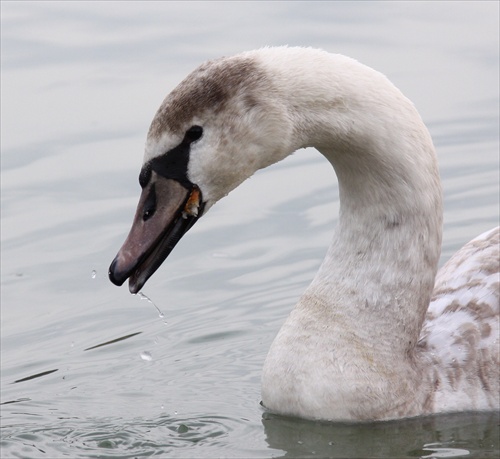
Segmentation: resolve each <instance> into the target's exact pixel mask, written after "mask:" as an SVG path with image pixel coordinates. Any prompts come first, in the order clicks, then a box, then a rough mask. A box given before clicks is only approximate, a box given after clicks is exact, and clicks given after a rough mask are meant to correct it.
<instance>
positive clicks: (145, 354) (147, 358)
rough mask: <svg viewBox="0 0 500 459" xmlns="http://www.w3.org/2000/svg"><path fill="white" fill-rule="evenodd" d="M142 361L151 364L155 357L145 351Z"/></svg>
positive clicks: (142, 354) (142, 353)
mask: <svg viewBox="0 0 500 459" xmlns="http://www.w3.org/2000/svg"><path fill="white" fill-rule="evenodd" d="M141 359H142V360H146V361H148V362H150V361H151V360H153V356H152V355H151V352H148V351H144V352H141Z"/></svg>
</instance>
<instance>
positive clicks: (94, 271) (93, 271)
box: [90, 269, 97, 279]
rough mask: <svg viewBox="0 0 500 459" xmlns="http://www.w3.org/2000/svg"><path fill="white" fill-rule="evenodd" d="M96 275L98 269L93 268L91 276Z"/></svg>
mask: <svg viewBox="0 0 500 459" xmlns="http://www.w3.org/2000/svg"><path fill="white" fill-rule="evenodd" d="M95 276H97V271H96V270H95V269H93V270H92V273H91V274H90V277H92V279H95Z"/></svg>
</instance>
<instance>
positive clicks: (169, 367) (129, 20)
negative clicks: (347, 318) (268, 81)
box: [1, 2, 500, 458]
mask: <svg viewBox="0 0 500 459" xmlns="http://www.w3.org/2000/svg"><path fill="white" fill-rule="evenodd" d="M1 9H2V11H1V15H2V24H1V26H2V27H1V31H2V32H1V33H2V37H1V38H2V40H1V54H2V89H1V91H2V93H1V96H2V97H1V101H2V102H1V104H2V107H1V108H2V132H1V139H2V142H1V148H2V151H1V166H2V172H1V174H2V175H1V187H2V189H1V191H2V193H1V212H2V214H1V230H2V231H1V242H2V247H1V249H2V271H1V300H2V301H1V307H2V330H1V332H2V333H1V364H2V375H1V390H2V396H1V402H2V406H1V408H2V418H1V427H2V443H1V448H2V450H1V456H2V457H6V458H10V457H23V458H26V457H50V458H52V457H71V458H78V457H81V458H88V457H146V456H155V455H156V456H162V457H186V458H187V457H189V458H191V457H215V456H217V457H221V456H222V457H271V456H274V457H281V456H283V457H321V456H328V457H386V458H387V457H453V456H456V457H461V456H464V457H465V456H467V457H497V456H498V454H499V452H500V447H499V441H498V437H499V431H498V424H499V419H498V415H496V414H460V415H450V416H438V417H432V418H426V419H418V420H410V421H400V422H393V423H379V424H371V425H362V426H359V425H331V424H324V423H314V422H307V421H302V420H295V419H285V418H282V417H278V416H274V415H270V414H267V413H265V412H264V411H263V409H262V408H261V407H260V405H259V401H260V372H261V368H262V364H263V362H264V358H265V355H266V352H267V350H268V348H269V346H270V344H271V341H272V339H273V338H274V336H275V334H276V332H277V331H278V329H279V327H280V325H281V324H282V323H283V321H284V319H285V317H286V316H287V314H288V312H289V311H290V309H291V308H292V306H293V304H294V303H295V301H296V300H297V298H298V296H299V295H300V293H301V292H302V291H303V290H304V289H305V287H306V286H307V284H308V282H310V280H311V279H312V277H313V275H314V273H315V271H316V269H317V268H318V266H319V264H320V262H321V260H322V257H323V255H324V253H325V250H326V247H327V245H328V242H329V239H330V237H331V233H332V228H333V227H334V225H335V223H336V220H337V211H338V190H337V188H336V180H335V177H334V174H333V171H332V169H331V167H330V166H329V165H328V163H327V162H326V160H325V159H324V158H322V157H321V155H319V154H318V153H317V152H315V151H314V150H312V149H308V150H305V151H301V152H298V153H297V154H295V155H294V156H292V157H290V158H288V159H287V160H286V161H284V162H282V163H280V164H277V165H275V166H273V167H271V168H269V169H267V170H265V171H261V172H259V173H258V174H256V176H255V177H253V178H252V179H251V180H249V181H248V182H246V183H245V184H243V185H242V186H241V187H240V188H238V189H237V190H235V191H234V192H233V193H232V194H231V195H230V196H229V197H228V198H226V199H225V200H223V201H222V202H220V203H219V204H218V205H217V206H215V207H214V208H213V209H211V210H210V212H209V213H208V214H207V215H206V216H204V217H203V220H202V221H200V223H198V224H197V225H196V226H195V227H194V228H193V229H192V230H191V231H190V233H189V235H188V236H186V237H185V238H184V239H183V241H182V242H181V243H180V244H179V245H178V246H177V247H176V249H175V251H174V252H173V253H172V254H171V256H170V257H169V259H168V261H167V262H166V263H164V265H163V266H162V268H161V269H160V270H159V271H158V272H157V273H156V274H155V276H154V277H153V278H152V279H151V280H150V281H149V282H148V284H147V286H146V287H145V289H144V290H143V293H144V294H145V295H147V296H148V297H149V298H151V300H152V301H153V302H154V304H155V305H156V307H157V308H155V307H154V306H153V304H151V303H150V302H149V301H147V300H146V299H142V298H141V297H140V296H131V295H130V294H129V293H128V292H127V288H126V287H123V288H121V289H118V288H116V287H115V286H113V285H112V284H111V283H110V282H109V281H108V280H107V268H108V266H109V263H110V262H111V260H112V259H113V257H114V255H115V254H116V252H117V250H118V248H119V247H120V246H121V244H122V242H123V240H124V238H125V236H126V234H127V232H128V229H129V225H130V223H131V220H132V216H133V212H134V210H135V205H136V202H137V199H138V196H139V186H138V183H137V177H138V174H139V170H140V165H141V162H142V150H143V145H144V140H145V135H146V132H147V129H148V126H149V123H150V121H151V118H152V116H153V114H154V112H155V111H156V109H157V107H158V105H159V104H160V102H161V100H162V99H163V97H164V96H165V95H166V94H167V92H168V91H170V90H171V89H172V88H173V87H174V86H175V85H176V84H177V83H178V82H179V81H180V80H181V79H182V78H183V77H184V76H185V75H186V74H187V73H188V72H189V71H191V70H192V69H193V68H194V67H195V66H196V65H198V64H199V63H201V62H202V61H204V60H207V59H209V58H213V57H217V56H220V55H229V54H233V53H236V52H239V51H243V50H245V49H253V48H257V47H260V46H265V45H282V44H289V45H303V46H315V47H321V48H324V49H326V50H328V51H331V52H340V53H343V54H347V55H350V56H352V57H355V58H357V59H359V60H360V61H362V62H364V63H366V64H368V65H371V66H373V67H375V68H377V69H378V70H380V71H382V72H384V73H385V74H387V75H388V76H389V77H390V78H391V79H392V80H393V81H394V82H395V83H396V84H397V85H398V86H399V87H400V88H401V89H402V90H403V92H404V93H405V94H407V95H408V96H409V97H410V98H411V99H412V100H413V101H414V102H415V104H416V105H417V107H418V109H419V111H420V112H421V114H422V116H423V118H424V120H425V122H426V123H427V125H428V126H429V129H430V131H431V134H432V136H433V138H434V141H435V144H436V147H437V150H438V156H439V162H440V167H441V173H442V177H443V187H444V193H445V206H446V210H445V232H444V245H443V255H442V262H444V261H445V260H446V259H447V258H449V256H450V255H451V254H452V253H453V252H454V251H456V250H457V249H458V248H459V247H460V246H461V245H462V244H463V243H465V242H466V241H468V240H470V239H471V238H472V237H474V236H476V235H477V234H479V233H481V232H483V231H485V230H487V229H489V228H491V227H493V226H494V225H496V224H498V216H499V211H498V209H499V202H498V194H499V193H498V191H499V177H498V170H499V169H498V168H499V163H498V144H499V142H498V137H499V132H498V126H499V113H498V112H499V110H498V107H499V91H498V80H499V70H498V49H499V43H498V30H499V27H498V17H499V14H498V13H499V6H498V3H497V2H432V3H431V2H413V3H410V2H384V3H378V2H366V3H365V2H331V3H330V2H318V3H316V2H290V3H279V2H265V3H264V2H261V3H254V2H248V3H246V2H235V3H214V2H166V3H161V2H137V3H135V2H87V3H85V2H78V3H77V2H2V4H1ZM160 312H161V314H160ZM160 316H162V317H160Z"/></svg>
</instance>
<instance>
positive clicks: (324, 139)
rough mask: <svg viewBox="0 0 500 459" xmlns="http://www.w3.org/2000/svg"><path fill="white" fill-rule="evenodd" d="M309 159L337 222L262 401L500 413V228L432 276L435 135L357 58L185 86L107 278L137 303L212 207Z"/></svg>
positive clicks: (158, 134) (327, 407)
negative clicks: (323, 177)
mask: <svg viewBox="0 0 500 459" xmlns="http://www.w3.org/2000/svg"><path fill="white" fill-rule="evenodd" d="M304 147H315V148H316V149H317V150H319V151H320V152H321V153H322V154H323V155H324V156H325V157H326V158H327V159H328V160H329V161H330V163H331V164H332V165H333V167H334V169H335V172H336V174H337V178H338V183H339V193H340V215H339V223H338V226H337V228H336V230H335V234H334V237H333V239H332V242H331V245H330V247H329V248H328V253H327V255H326V257H325V259H324V261H323V263H322V265H321V267H320V269H319V272H318V273H317V274H316V276H315V278H314V280H313V281H312V283H311V285H310V286H309V287H308V288H307V290H306V291H305V293H304V294H303V295H302V297H301V298H300V299H299V301H298V304H297V305H296V306H295V308H294V309H293V311H292V312H291V314H290V316H289V317H288V319H287V320H286V322H285V324H284V325H283V327H282V328H281V330H280V331H279V333H278V335H277V337H276V338H275V340H274V342H273V344H272V346H271V349H270V351H269V355H268V356H267V359H266V362H265V364H264V369H263V375H262V401H263V404H264V405H265V406H266V407H267V408H268V409H269V410H272V411H274V412H277V413H281V414H286V415H292V416H299V417H303V418H310V419H321V420H335V421H338V420H342V421H361V420H385V419H396V418H402V417H409V416H418V415H425V414H430V413H444V412H452V411H465V410H493V409H498V408H499V343H498V336H499V322H498V314H499V293H498V289H499V274H498V268H499V229H498V228H496V229H494V230H491V231H489V232H487V233H485V234H483V235H481V236H479V237H478V238H477V239H474V240H473V241H471V242H470V243H468V244H467V245H466V246H465V247H464V248H463V249H461V250H460V251H459V252H458V253H457V254H456V255H455V256H454V257H453V258H452V259H451V260H450V261H449V262H448V263H447V264H446V265H445V266H444V268H443V269H442V270H441V271H440V272H439V273H438V275H437V278H436V271H437V265H438V259H439V255H440V250H441V226H442V200H441V185H440V179H439V174H438V167H437V163H436V154H435V152H434V147H433V144H432V140H431V137H430V135H429V132H428V131H427V129H426V128H425V126H424V124H423V122H422V120H421V118H420V116H419V115H418V113H417V111H416V110H415V108H414V106H413V105H412V103H411V102H410V101H409V100H408V99H407V98H406V97H404V96H403V94H401V92H400V91H399V90H398V89H396V88H395V87H394V86H393V85H392V84H391V83H390V82H389V81H388V80H387V78H386V77H384V76H383V75H381V74H380V73H378V72H376V71H374V70H372V69H370V68H368V67H366V66H364V65H361V64H359V63H358V62H356V61H354V60H353V59H350V58H348V57H344V56H341V55H333V54H328V53H326V52H323V51H319V50H314V49H304V48H286V47H283V48H266V49H261V50H258V51H250V52H246V53H243V54H240V55H237V56H234V57H228V58H222V59H217V60H214V61H210V62H207V63H205V64H203V65H201V66H200V67H199V68H197V69H196V70H195V71H194V72H193V73H191V74H190V75H189V76H188V77H187V78H186V79H185V80H184V81H182V82H181V83H180V84H179V86H177V88H176V89H174V90H173V91H172V92H171V93H170V94H169V95H168V96H167V98H166V99H165V100H164V102H163V103H162V105H161V106H160V108H159V110H158V112H157V113H156V115H155V117H154V119H153V122H152V123H151V127H150V129H149V133H148V137H147V142H146V149H145V155H144V165H143V167H142V170H141V173H140V176H139V182H140V185H141V187H142V194H141V197H140V200H139V204H138V208H137V212H136V215H135V219H134V222H133V226H132V229H131V230H130V234H129V235H128V237H127V239H126V241H125V243H124V245H123V247H122V248H121V249H120V251H119V252H118V255H117V256H116V258H115V259H114V261H113V263H112V264H111V266H110V270H109V277H110V279H111V281H112V282H113V283H115V284H116V285H121V284H123V282H125V280H126V279H129V289H130V291H131V292H132V293H136V292H138V291H139V290H140V289H141V288H142V287H143V285H144V284H145V282H146V281H147V280H148V278H149V277H150V276H151V275H152V274H153V273H154V272H155V271H156V270H157V269H158V267H159V266H160V265H161V264H162V262H163V261H164V260H165V258H166V257H167V256H168V254H169V253H170V251H171V250H172V249H173V247H174V246H175V244H176V243H177V242H178V241H179V239H180V238H181V237H182V236H183V235H184V233H185V232H186V231H187V230H188V229H189V228H190V227H191V226H192V225H193V224H194V223H195V222H196V221H197V219H198V218H199V217H200V216H201V215H202V214H204V213H206V212H207V210H208V209H209V208H210V207H212V205H214V204H215V203H216V202H217V201H218V200H219V199H221V198H222V197H224V196H226V195H227V194H228V193H229V192H230V191H231V190H233V189H234V188H236V187H237V186H238V185H239V184H240V183H242V182H243V181H244V180H246V179H247V178H248V177H250V176H251V175H252V174H253V173H254V172H255V171H257V170H258V169H262V168H264V167H267V166H269V165H270V164H273V163H275V162H277V161H280V160H282V159H283V158H285V157H286V156H288V155H290V154H291V153H292V152H294V151H295V150H297V149H299V148H304ZM435 281H436V284H435ZM434 284H435V286H434Z"/></svg>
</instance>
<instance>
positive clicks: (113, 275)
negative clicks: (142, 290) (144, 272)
mask: <svg viewBox="0 0 500 459" xmlns="http://www.w3.org/2000/svg"><path fill="white" fill-rule="evenodd" d="M117 258H118V257H116V258H115V259H114V260H113V262H112V263H111V265H110V266H109V270H108V277H109V280H110V281H111V282H112V283H113V284H115V285H116V286H118V287H120V286H121V285H123V283H124V282H125V281H126V280H127V278H126V277H124V276H123V275H120V273H117V269H116V263H117Z"/></svg>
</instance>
